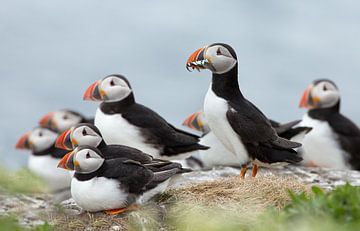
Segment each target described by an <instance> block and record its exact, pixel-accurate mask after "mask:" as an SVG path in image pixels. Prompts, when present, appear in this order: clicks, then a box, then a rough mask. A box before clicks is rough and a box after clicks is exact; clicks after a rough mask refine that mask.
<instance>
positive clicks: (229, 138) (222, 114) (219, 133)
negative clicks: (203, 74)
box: [204, 84, 249, 164]
mask: <svg viewBox="0 0 360 231" xmlns="http://www.w3.org/2000/svg"><path fill="white" fill-rule="evenodd" d="M227 110H228V104H227V101H225V100H224V99H222V98H220V97H218V96H216V95H215V93H214V92H213V91H212V89H211V84H210V87H209V89H208V92H207V94H206V97H205V102H204V115H205V117H206V119H207V121H208V124H209V127H210V129H211V131H212V132H214V134H215V136H216V137H217V138H218V139H219V141H220V142H221V143H222V144H223V145H224V146H225V147H226V148H227V149H228V150H229V151H230V152H231V153H233V154H235V155H236V157H237V159H238V162H239V163H240V164H245V163H247V162H248V161H249V156H248V154H247V151H246V149H245V147H244V145H243V144H242V142H241V141H240V138H239V136H238V135H237V134H236V133H235V132H234V130H233V129H232V127H231V125H230V124H229V122H228V120H227V118H226V112H227Z"/></svg>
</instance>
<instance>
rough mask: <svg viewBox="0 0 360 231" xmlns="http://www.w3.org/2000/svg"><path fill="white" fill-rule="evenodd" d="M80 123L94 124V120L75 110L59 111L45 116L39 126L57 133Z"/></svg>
mask: <svg viewBox="0 0 360 231" xmlns="http://www.w3.org/2000/svg"><path fill="white" fill-rule="evenodd" d="M79 123H92V124H93V123H94V119H93V118H86V117H85V116H83V115H82V114H80V113H78V112H76V111H73V110H68V109H64V110H58V111H53V112H49V113H47V114H45V115H44V116H43V117H42V118H41V119H40V120H39V125H40V126H41V127H43V128H48V129H51V130H53V131H56V132H59V133H60V132H63V131H65V130H67V129H69V128H71V127H72V126H75V125H76V124H79Z"/></svg>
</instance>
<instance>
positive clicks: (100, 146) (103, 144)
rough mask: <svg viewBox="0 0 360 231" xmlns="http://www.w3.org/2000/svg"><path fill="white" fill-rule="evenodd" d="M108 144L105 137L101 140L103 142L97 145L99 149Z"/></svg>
mask: <svg viewBox="0 0 360 231" xmlns="http://www.w3.org/2000/svg"><path fill="white" fill-rule="evenodd" d="M106 146H107V144H106V143H105V141H104V139H102V140H101V143H100V144H99V145H98V146H97V148H98V149H102V148H105V147H106Z"/></svg>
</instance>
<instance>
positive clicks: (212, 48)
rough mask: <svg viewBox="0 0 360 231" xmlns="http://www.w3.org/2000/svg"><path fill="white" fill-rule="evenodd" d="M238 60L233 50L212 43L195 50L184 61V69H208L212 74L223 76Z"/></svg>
mask: <svg viewBox="0 0 360 231" xmlns="http://www.w3.org/2000/svg"><path fill="white" fill-rule="evenodd" d="M237 62H238V60H237V57H236V53H235V50H234V49H233V48H232V47H231V46H229V45H227V44H225V43H213V44H211V45H208V46H205V47H203V48H199V49H197V50H196V51H195V52H194V53H192V54H191V55H190V57H189V58H188V60H187V61H186V68H187V69H188V70H189V71H191V69H190V68H192V69H193V70H194V69H196V70H198V71H200V70H201V69H209V70H210V71H211V72H212V73H214V74H224V73H226V72H229V71H230V70H231V69H233V68H234V67H235V66H236V64H237Z"/></svg>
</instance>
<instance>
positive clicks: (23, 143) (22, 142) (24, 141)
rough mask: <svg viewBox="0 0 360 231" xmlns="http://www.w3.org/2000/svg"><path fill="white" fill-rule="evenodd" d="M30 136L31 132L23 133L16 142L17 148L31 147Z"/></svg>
mask: <svg viewBox="0 0 360 231" xmlns="http://www.w3.org/2000/svg"><path fill="white" fill-rule="evenodd" d="M29 136H30V132H27V133H25V134H24V135H22V136H21V137H20V138H19V139H18V141H17V142H16V145H15V148H16V149H31V147H32V143H31V141H30V140H29Z"/></svg>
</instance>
